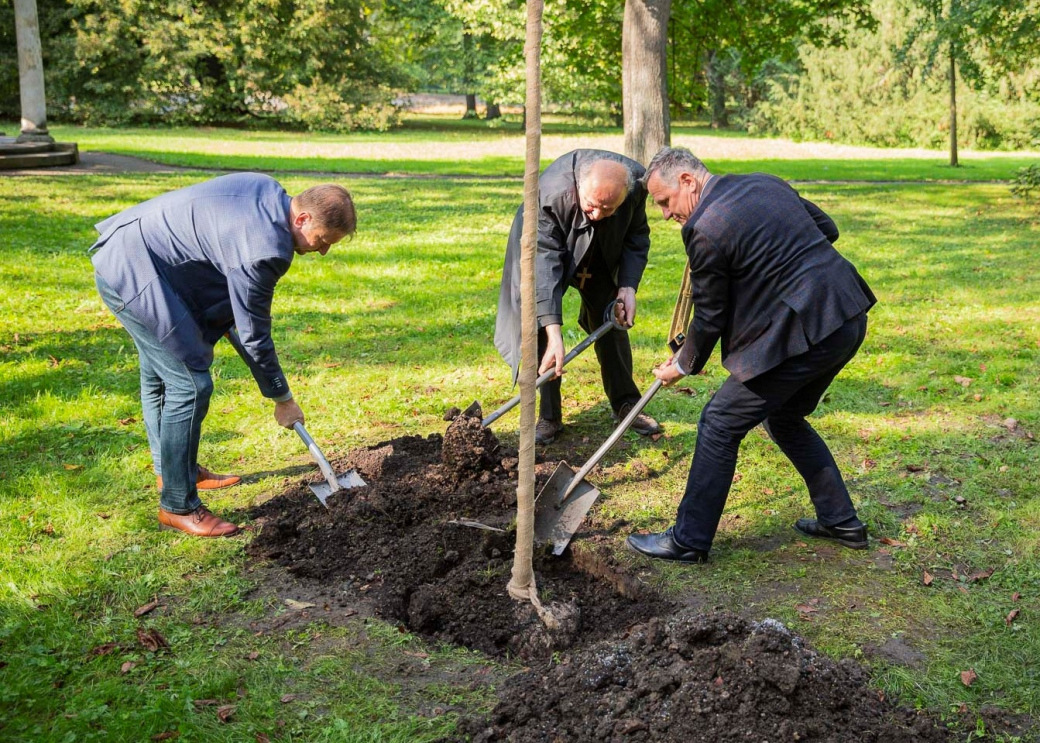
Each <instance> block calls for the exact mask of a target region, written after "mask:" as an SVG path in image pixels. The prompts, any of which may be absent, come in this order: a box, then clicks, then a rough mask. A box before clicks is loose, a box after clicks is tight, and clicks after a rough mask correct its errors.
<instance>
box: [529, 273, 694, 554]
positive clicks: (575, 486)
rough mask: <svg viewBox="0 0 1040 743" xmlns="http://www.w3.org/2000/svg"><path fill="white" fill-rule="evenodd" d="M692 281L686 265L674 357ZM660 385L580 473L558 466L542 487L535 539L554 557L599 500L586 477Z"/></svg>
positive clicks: (687, 313) (675, 315)
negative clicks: (547, 547)
mask: <svg viewBox="0 0 1040 743" xmlns="http://www.w3.org/2000/svg"><path fill="white" fill-rule="evenodd" d="M691 281H692V279H691V276H690V264H689V263H688V262H687V264H686V270H685V271H684V272H683V280H682V284H681V286H680V287H679V296H678V298H677V299H676V301H675V310H674V312H673V313H672V327H671V329H670V330H669V331H668V337H669V338H670V339H671V340H669V341H668V347H669V348H670V349H671V351H672V353H673V354H677V353H679V350H680V349H681V348H682V345H683V342H684V341H685V340H686V335H685V334H684V333H683V331H684V330H685V329H686V326H687V324H688V323H689V321H690V313H691V312H692V311H693V291H692V283H691ZM663 384H664V383H663V382H662V381H661V380H660V379H656V380H654V383H653V384H652V385H650V389H648V390H647V391H646V394H645V395H643V396H642V397H641V398H640V399H639V402H637V403H636V404H635V405H633V406H632V410H630V411H629V413H628V415H626V416H625V419H624V420H623V421H621V423H620V424H618V427H617V428H616V429H615V430H614V433H612V434H610V437H609V438H608V439H607V440H606V441H604V442H603V445H602V446H601V447H600V448H599V449H598V450H597V451H596V453H595V454H593V455H592V457H590V458H589V461H587V462H586V463H585V465H584V466H583V467H582V468H581V469H580V470H578V471H577V472H575V471H574V470H573V469H571V467H570V465H568V464H567V463H566V462H560V463H559V464H558V465H557V466H556V469H555V470H553V473H552V477H550V478H549V481H548V482H547V483H545V487H543V488H542V491H541V492H540V493H539V494H538V498H537V499H536V500H535V512H534V535H535V539H536V540H537V541H538V542H540V543H543V544H544V543H545V542H552V546H553V554H554V555H561V554H563V551H564V550H565V549H567V545H568V544H570V541H571V537H573V536H574V532H576V531H577V530H578V527H579V526H581V522H582V521H584V519H585V514H587V513H588V512H589V509H590V508H592V504H593V503H595V502H596V499H597V498H599V489H598V488H596V487H595V486H593V485H590V484H589V483H587V482H585V476H586V475H587V474H589V472H590V471H591V470H592V468H593V467H595V466H596V465H597V464H599V461H600V460H601V459H603V457H604V455H605V454H606V453H607V452H608V451H610V449H611V448H612V447H613V446H614V444H616V443H617V441H618V439H620V438H621V436H622V435H623V434H624V433H625V431H627V430H628V427H629V426H631V425H632V421H634V420H635V419H636V416H638V415H639V414H640V413H641V412H643V408H645V407H646V404H647V403H648V402H650V399H651V398H652V397H653V396H654V395H656V394H657V391H658V390H659V389H661V386H662V385H663Z"/></svg>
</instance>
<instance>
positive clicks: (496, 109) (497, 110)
mask: <svg viewBox="0 0 1040 743" xmlns="http://www.w3.org/2000/svg"><path fill="white" fill-rule="evenodd" d="M484 118H485V119H487V120H488V121H491V120H492V119H500V118H502V108H501V107H500V106H499V105H498V104H497V103H489V104H487V111H486V112H485V113H484Z"/></svg>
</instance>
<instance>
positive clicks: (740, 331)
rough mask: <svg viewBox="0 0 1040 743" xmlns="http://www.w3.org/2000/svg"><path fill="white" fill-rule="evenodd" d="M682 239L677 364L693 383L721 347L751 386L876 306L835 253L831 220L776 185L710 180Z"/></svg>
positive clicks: (768, 179)
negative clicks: (685, 318) (686, 310)
mask: <svg viewBox="0 0 1040 743" xmlns="http://www.w3.org/2000/svg"><path fill="white" fill-rule="evenodd" d="M682 236H683V241H684V243H685V244H686V253H687V255H688V256H689V258H690V273H691V277H692V280H693V281H692V284H693V303H694V312H693V319H692V320H691V322H690V327H689V330H688V332H687V338H686V343H685V344H684V346H683V348H682V350H681V351H680V353H679V358H678V361H679V365H680V366H681V367H682V369H683V370H684V371H686V372H688V373H690V374H696V373H697V372H699V371H700V370H701V369H702V368H703V367H704V364H705V363H706V362H707V360H708V357H709V356H710V355H711V352H712V349H713V348H714V347H715V344H716V343H717V342H718V341H719V340H720V339H721V340H722V365H723V366H725V367H726V369H728V370H729V371H730V373H731V374H733V376H734V377H736V378H737V379H738V380H739V381H741V382H746V381H748V380H749V379H753V378H754V377H757V376H758V375H760V374H762V373H763V372H766V371H769V370H770V369H772V368H773V367H775V366H777V365H778V364H780V363H781V362H783V361H785V360H786V359H789V358H791V357H792V356H797V355H799V354H801V353H805V352H806V351H807V350H808V349H809V346H811V345H813V344H815V343H818V342H819V341H821V340H823V339H824V338H826V337H827V336H828V335H830V334H831V333H833V332H834V331H836V330H837V329H838V328H840V327H841V326H842V325H843V324H844V323H845V321H846V320H849V319H851V318H853V317H855V316H857V315H859V314H860V313H862V312H865V311H866V310H868V309H870V308H871V307H872V306H873V305H874V304H875V303H876V302H877V299H876V298H875V297H874V294H873V293H872V292H871V291H870V287H868V286H867V283H866V282H865V281H864V280H863V279H862V278H861V277H860V275H859V273H857V271H856V269H855V267H854V266H853V265H852V264H851V263H849V261H847V260H846V259H845V258H843V257H842V256H841V254H840V253H838V251H836V250H835V249H834V246H833V245H832V243H833V242H834V241H835V240H837V239H838V228H837V227H836V226H835V224H834V222H833V221H832V220H831V219H830V217H828V216H827V215H826V214H825V213H824V212H823V211H822V210H821V209H820V208H819V207H817V206H816V205H815V204H813V203H812V202H811V201H807V200H806V199H803V198H801V197H800V196H799V195H798V193H797V192H796V191H795V190H794V189H793V188H791V186H789V185H788V184H787V183H785V182H784V181H782V180H781V179H779V178H776V177H774V176H771V175H764V174H761V173H756V174H753V175H727V176H721V177H719V176H715V177H713V178H712V179H711V180H710V181H709V182H708V184H707V185H706V187H705V189H704V193H703V194H702V196H701V200H700V203H699V204H698V205H697V208H696V209H695V210H694V212H693V214H692V215H690V218H689V220H687V222H686V225H685V226H684V227H683V231H682Z"/></svg>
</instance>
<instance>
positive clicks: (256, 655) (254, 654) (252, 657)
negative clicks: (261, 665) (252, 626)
mask: <svg viewBox="0 0 1040 743" xmlns="http://www.w3.org/2000/svg"><path fill="white" fill-rule="evenodd" d="M259 657H260V653H259V652H258V651H256V650H254V651H253V652H251V653H250V654H249V655H247V656H246V660H256V659H257V658H259Z"/></svg>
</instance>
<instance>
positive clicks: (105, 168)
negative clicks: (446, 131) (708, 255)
mask: <svg viewBox="0 0 1040 743" xmlns="http://www.w3.org/2000/svg"><path fill="white" fill-rule="evenodd" d="M720 139H721V138H720ZM791 144H794V143H791ZM799 144H800V143H799ZM824 146H828V147H832V148H839V149H841V148H842V146H840V145H824ZM844 149H849V150H871V151H872V152H886V151H885V150H876V149H872V148H852V147H849V148H844ZM887 152H890V153H892V156H893V157H895V156H898V154H899V153H906V152H909V151H908V150H890V151H887ZM915 152H918V151H915ZM919 152H927V151H925V150H921V151H919ZM731 154H732V153H731ZM744 154H745V155H746V154H747V153H744ZM774 154H775V153H774ZM786 154H788V158H779V159H789V157H790V153H786ZM804 154H805V156H807V157H809V156H812V155H810V154H809V151H806V152H805V153H804ZM820 154H822V153H819V154H816V156H820ZM831 154H832V155H833V154H834V153H831ZM846 154H851V153H846ZM929 154H930V155H931V156H933V157H934V156H935V153H934V152H931V153H929ZM917 156H918V157H919V156H920V155H919V154H918V155H917ZM191 172H203V173H234V172H242V170H241V169H237V168H204V167H199V166H191V167H187V166H180V165H164V164H162V163H157V162H152V161H151V160H146V159H144V158H140V157H133V156H130V155H116V154H114V153H109V152H97V151H83V152H80V159H79V162H78V163H76V164H75V165H63V166H59V167H52V168H28V169H20V170H0V178H2V177H4V176H37V177H38V176H47V175H123V174H127V173H191ZM272 172H277V173H279V174H281V175H292V176H300V177H334V178H355V179H357V178H377V179H378V178H387V179H402V178H408V179H422V180H453V181H468V180H504V181H513V180H515V181H521V180H523V175H522V174H518V175H515V176H514V175H472V174H469V175H467V174H457V175H452V174H443V173H356V172H349V171H337V170H278V171H272ZM1004 182H1005V181H964V180H928V181H925V180H921V181H908V180H900V181H866V180H854V181H850V180H829V179H812V180H792V181H791V183H802V184H805V183H829V184H834V185H856V184H863V183H872V184H876V185H886V184H891V185H897V184H907V183H921V184H929V185H971V184H979V183H1004Z"/></svg>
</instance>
